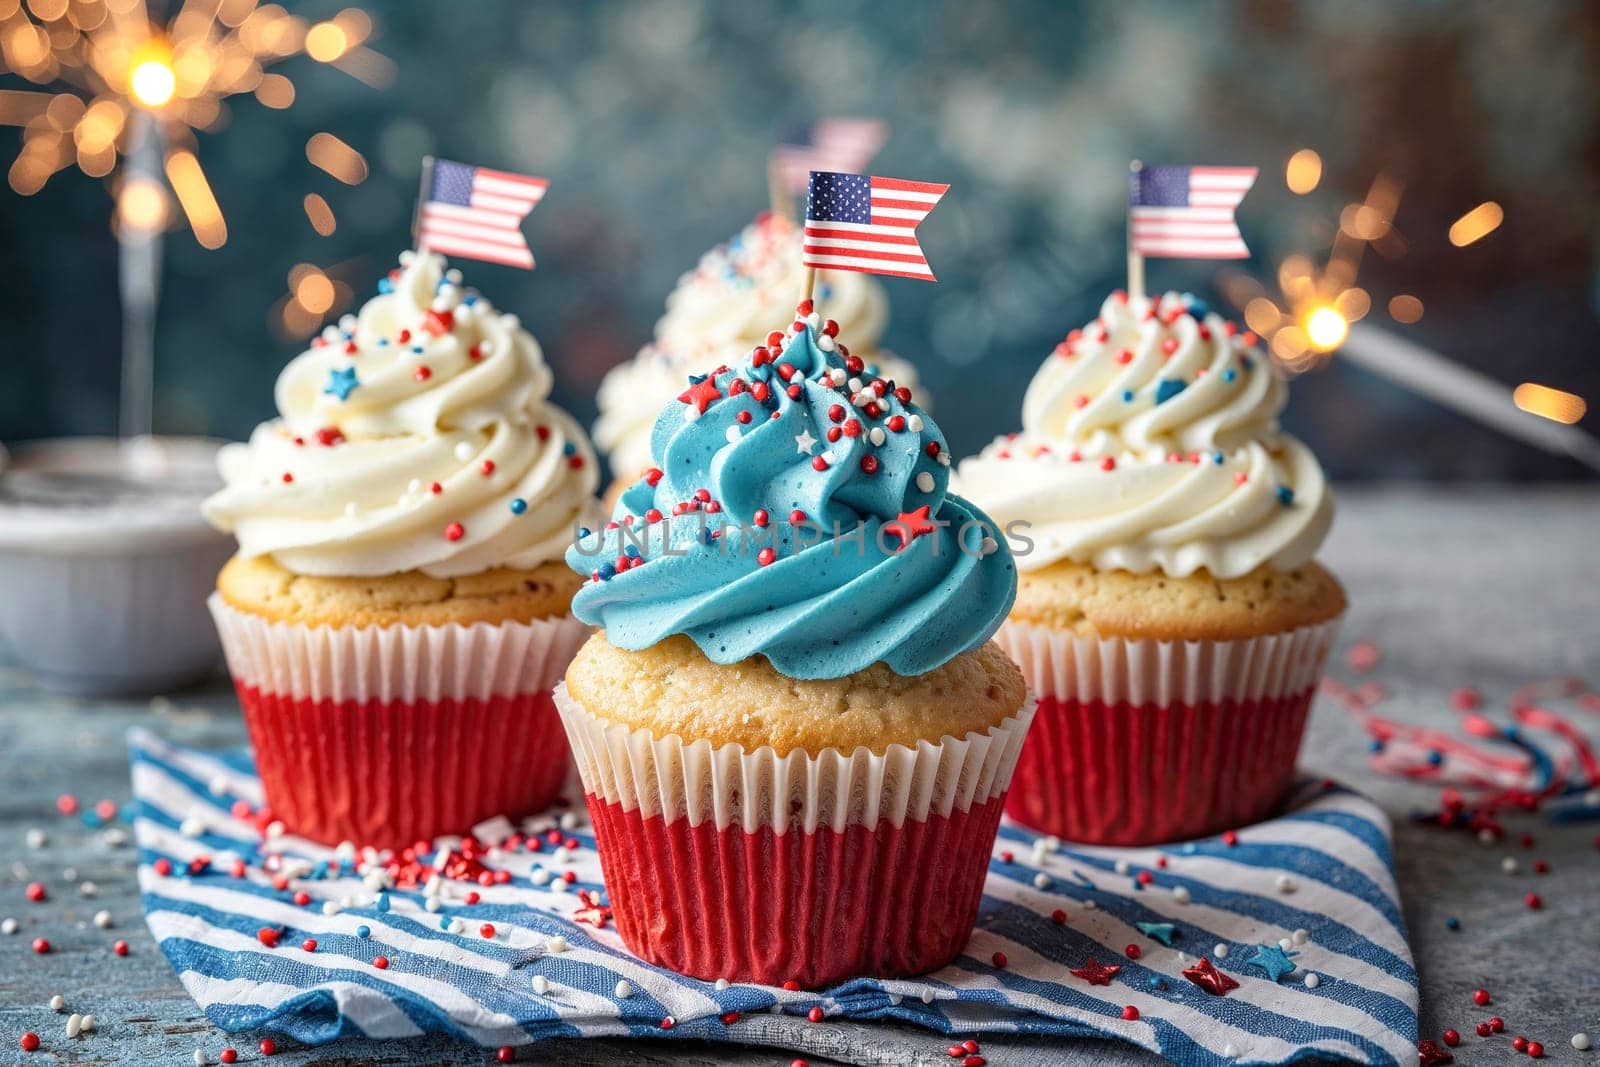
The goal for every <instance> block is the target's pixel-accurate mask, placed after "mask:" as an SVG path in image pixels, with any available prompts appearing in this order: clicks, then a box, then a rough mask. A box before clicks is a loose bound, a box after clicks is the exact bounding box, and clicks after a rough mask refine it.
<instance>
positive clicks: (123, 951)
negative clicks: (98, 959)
mask: <svg viewBox="0 0 1600 1067" xmlns="http://www.w3.org/2000/svg"><path fill="white" fill-rule="evenodd" d="M111 951H112V952H115V953H116V954H117V955H119V956H126V955H127V954H128V943H127V942H126V941H118V942H117V943H116V944H114V945H112V946H111Z"/></svg>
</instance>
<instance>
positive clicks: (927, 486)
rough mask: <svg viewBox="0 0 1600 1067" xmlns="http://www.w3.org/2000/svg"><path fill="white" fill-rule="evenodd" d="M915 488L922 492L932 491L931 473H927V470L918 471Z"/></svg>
mask: <svg viewBox="0 0 1600 1067" xmlns="http://www.w3.org/2000/svg"><path fill="white" fill-rule="evenodd" d="M917 488H918V489H921V490H922V491H923V492H924V493H931V492H933V475H931V474H929V473H928V472H927V471H920V472H919V473H918V474H917Z"/></svg>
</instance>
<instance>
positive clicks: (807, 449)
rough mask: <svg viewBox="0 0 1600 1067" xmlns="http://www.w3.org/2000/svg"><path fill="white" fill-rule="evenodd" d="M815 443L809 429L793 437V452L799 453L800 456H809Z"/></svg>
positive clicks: (815, 440)
mask: <svg viewBox="0 0 1600 1067" xmlns="http://www.w3.org/2000/svg"><path fill="white" fill-rule="evenodd" d="M816 443H817V439H816V438H815V437H812V436H811V430H810V428H809V427H807V428H806V429H804V430H801V431H800V432H799V433H797V434H795V435H794V447H795V451H797V452H799V453H800V454H801V455H802V456H809V455H811V446H812V445H814V444H816Z"/></svg>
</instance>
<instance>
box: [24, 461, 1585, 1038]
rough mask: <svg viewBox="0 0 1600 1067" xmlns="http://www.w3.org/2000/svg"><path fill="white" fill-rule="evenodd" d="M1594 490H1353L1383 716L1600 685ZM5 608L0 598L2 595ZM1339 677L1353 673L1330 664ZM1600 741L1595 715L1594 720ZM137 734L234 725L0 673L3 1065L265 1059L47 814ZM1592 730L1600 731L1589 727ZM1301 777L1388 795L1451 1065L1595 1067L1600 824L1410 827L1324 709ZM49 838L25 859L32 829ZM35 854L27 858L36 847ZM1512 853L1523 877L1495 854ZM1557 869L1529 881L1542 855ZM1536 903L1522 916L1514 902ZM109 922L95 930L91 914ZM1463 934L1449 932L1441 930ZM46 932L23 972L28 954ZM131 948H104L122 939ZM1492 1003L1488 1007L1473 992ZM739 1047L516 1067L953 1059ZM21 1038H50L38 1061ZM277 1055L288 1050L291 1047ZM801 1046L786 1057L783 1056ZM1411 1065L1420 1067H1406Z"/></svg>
mask: <svg viewBox="0 0 1600 1067" xmlns="http://www.w3.org/2000/svg"><path fill="white" fill-rule="evenodd" d="M1597 545H1600V491H1596V490H1593V489H1567V490H1540V491H1516V490H1476V491H1466V490H1439V489H1436V490H1423V489H1404V490H1387V491H1381V492H1372V491H1364V492H1355V491H1352V492H1347V493H1345V494H1343V495H1342V496H1341V514H1340V518H1339V520H1338V522H1337V524H1336V528H1335V533H1334V536H1333V538H1332V541H1331V542H1330V544H1329V546H1328V549H1327V551H1326V553H1325V559H1326V560H1327V561H1328V562H1329V563H1330V565H1331V566H1332V567H1333V568H1334V570H1335V571H1336V572H1337V573H1338V574H1339V575H1340V576H1341V577H1342V578H1343V579H1344V581H1345V582H1346V584H1347V585H1348V587H1349V590H1350V594H1351V600H1352V603H1353V607H1352V610H1351V614H1350V618H1349V620H1348V621H1347V623H1346V626H1345V631H1344V638H1343V642H1342V647H1343V648H1348V647H1349V646H1350V645H1351V644H1353V643H1354V642H1356V641H1372V642H1375V643H1376V644H1377V645H1378V647H1379V648H1380V650H1381V652H1382V657H1383V658H1382V662H1381V663H1380V664H1379V666H1378V667H1377V669H1376V670H1375V671H1373V672H1372V674H1371V676H1370V677H1372V678H1375V679H1377V680H1379V681H1381V682H1382V683H1383V684H1384V686H1386V687H1387V688H1388V690H1389V691H1390V693H1391V694H1392V699H1391V700H1390V701H1389V703H1388V704H1387V705H1386V706H1385V708H1384V712H1385V714H1387V715H1389V716H1390V717H1393V718H1401V719H1406V720H1409V721H1414V722H1418V723H1429V724H1433V725H1436V726H1439V727H1445V728H1448V727H1449V726H1451V724H1452V720H1453V719H1454V718H1456V717H1457V714H1458V713H1456V712H1454V711H1452V710H1451V708H1450V706H1449V699H1448V698H1449V693H1450V691H1451V690H1452V689H1453V688H1455V687H1456V686H1459V685H1464V684H1471V685H1474V686H1477V687H1478V688H1479V689H1480V690H1482V692H1483V694H1484V696H1485V698H1486V700H1487V702H1488V704H1487V706H1488V707H1489V708H1491V709H1498V708H1500V707H1502V706H1503V702H1504V699H1505V698H1506V697H1507V696H1508V694H1509V693H1510V692H1511V691H1512V690H1513V689H1514V688H1515V687H1517V686H1518V685H1520V684H1521V683H1523V682H1526V681H1530V680H1532V679H1534V678H1536V677H1540V676H1546V675H1554V674H1576V675H1580V676H1582V675H1587V676H1588V677H1589V678H1590V679H1591V680H1593V681H1600V609H1597V608H1596V606H1595V605H1596V591H1597V580H1600V555H1597V553H1596V546H1597ZM3 595H4V591H3V590H0V596H3ZM1334 673H1335V674H1337V675H1341V676H1344V677H1347V678H1348V677H1350V676H1351V675H1350V671H1349V669H1348V668H1347V667H1346V665H1345V663H1344V662H1343V659H1342V657H1341V659H1340V661H1339V662H1338V663H1337V664H1336V666H1335V670H1334ZM1590 720H1591V722H1592V723H1593V724H1594V725H1596V726H1597V727H1600V716H1594V715H1591V716H1590ZM133 724H143V725H147V726H149V727H151V728H152V729H154V730H156V731H157V732H159V733H161V734H163V735H165V736H167V737H170V738H173V739H175V740H177V741H180V742H183V743H186V744H214V745H227V744H236V743H238V742H239V741H240V740H241V738H242V730H241V727H240V723H239V720H238V715H237V709H236V706H235V704H234V702H233V698H232V696H231V694H230V693H229V692H228V691H227V689H226V685H225V682H224V681H222V680H221V679H220V678H219V680H218V682H217V683H216V684H214V685H212V686H210V687H207V688H206V689H204V690H203V691H200V692H195V693H188V694H177V695H175V696H174V698H173V699H171V700H163V701H155V702H152V703H138V704H129V703H104V704H102V703H84V702H74V701H69V700H64V699H61V698H58V697H52V696H49V695H46V694H44V693H42V692H40V691H39V690H37V689H36V688H34V687H33V686H32V685H31V684H30V683H29V682H28V681H27V679H26V677H25V676H24V675H23V674H22V673H21V672H20V671H18V670H16V669H6V668H0V859H3V863H4V868H5V870H4V872H3V873H0V919H3V918H5V917H14V918H15V919H17V920H18V924H19V928H18V930H17V932H16V933H15V934H14V935H12V936H0V1062H12V1059H13V1058H16V1059H17V1060H18V1061H19V1062H27V1063H30V1064H36V1063H41V1062H42V1063H50V1062H59V1063H80V1064H109V1063H140V1064H143V1063H170V1064H178V1063H189V1062H191V1057H192V1056H193V1053H194V1051H195V1050H196V1049H197V1048H198V1049H203V1050H204V1051H205V1052H206V1053H207V1054H208V1055H209V1057H210V1060H211V1062H213V1063H214V1062H216V1060H217V1056H218V1054H219V1053H220V1052H221V1051H222V1049H223V1048H224V1047H227V1046H229V1045H232V1046H234V1047H236V1048H237V1049H238V1050H239V1052H240V1059H241V1061H254V1060H256V1059H258V1055H257V1053H256V1048H255V1046H256V1038H254V1037H250V1036H249V1035H240V1036H239V1037H237V1038H230V1037H228V1036H227V1035H225V1034H223V1033H222V1032H221V1031H219V1030H217V1029H216V1028H215V1027H212V1026H211V1025H210V1024H209V1023H207V1022H206V1020H205V1018H204V1017H203V1016H202V1015H201V1014H200V1012H199V1010H198V1009H197V1008H196V1007H195V1005H194V1003H193V1002H192V1001H190V1000H189V998H188V997H187V996H186V995H185V994H184V992H183V989H182V987H181V986H179V984H178V981H177V979H176V977H175V976H174V975H173V973H172V971H171V969H170V968H169V967H168V966H167V964H166V961H165V960H164V959H163V958H162V957H161V955H160V953H159V952H158V951H157V949H156V947H155V945H154V943H153V942H152V941H151V939H150V937H149V935H148V933H147V932H146V931H145V928H144V925H143V921H142V918H141V915H140V910H139V901H138V896H137V893H136V891H135V887H134V879H133V866H134V852H133V849H132V848H131V846H128V845H124V846H121V847H115V846H110V845H107V844H106V843H105V841H104V838H103V835H101V834H97V833H94V832H91V831H89V830H87V829H85V828H84V827H83V826H82V825H81V824H80V823H79V822H77V821H76V820H69V819H65V818H62V817H61V816H60V815H58V814H57V813H56V811H55V809H54V801H55V798H56V797H57V796H58V795H60V794H62V793H73V794H75V795H76V796H77V797H79V798H80V800H82V801H84V802H86V803H90V804H92V803H93V802H95V801H97V800H99V799H101V798H110V799H113V800H117V801H123V800H126V799H127V797H128V769H127V764H126V758H125V751H124V747H123V733H124V731H125V730H126V728H127V727H128V726H130V725H133ZM1597 732H1600V731H1597ZM1301 762H1302V764H1303V765H1304V766H1305V767H1306V768H1308V769H1309V770H1311V771H1312V772H1314V773H1318V774H1325V775H1330V776H1335V777H1339V778H1341V779H1343V780H1345V781H1346V782H1349V783H1351V784H1353V785H1355V786H1357V787H1358V788H1361V789H1364V790H1366V791H1367V792H1368V793H1369V794H1370V795H1372V796H1374V797H1376V798H1378V799H1379V800H1380V801H1381V802H1382V803H1383V804H1384V805H1385V806H1386V807H1387V808H1388V809H1389V810H1390V811H1391V812H1392V813H1393V814H1394V815H1395V818H1396V822H1397V832H1398V843H1397V850H1396V851H1397V854H1398V859H1399V865H1400V879H1401V885H1402V889H1403V892H1404V896H1405V906H1406V907H1405V911H1406V919H1407V922H1408V923H1409V924H1410V928H1411V939H1412V945H1413V947H1414V949H1415V951H1416V955H1417V959H1418V964H1419V969H1420V971H1421V975H1422V993H1423V1010H1422V1032H1423V1036H1425V1037H1426V1036H1432V1037H1434V1038H1437V1037H1438V1035H1439V1033H1440V1032H1441V1031H1442V1030H1443V1029H1444V1028H1446V1027H1454V1028H1455V1029H1457V1030H1459V1031H1460V1032H1461V1033H1462V1034H1463V1035H1464V1039H1463V1044H1462V1047H1461V1048H1459V1049H1457V1050H1456V1052H1457V1055H1458V1058H1460V1059H1462V1060H1464V1061H1467V1062H1470V1063H1473V1064H1481V1063H1499V1062H1506V1063H1511V1062H1519V1060H1520V1057H1518V1054H1516V1053H1514V1052H1513V1051H1512V1050H1511V1046H1510V1037H1511V1034H1512V1033H1523V1034H1527V1035H1529V1036H1530V1037H1535V1038H1537V1039H1538V1040H1540V1041H1542V1042H1543V1043H1544V1045H1545V1047H1546V1049H1547V1050H1548V1052H1547V1055H1548V1056H1549V1057H1550V1058H1551V1059H1553V1060H1559V1061H1561V1062H1569V1063H1594V1064H1596V1065H1597V1067H1600V1052H1590V1053H1578V1052H1576V1051H1574V1050H1573V1048H1572V1047H1571V1045H1570V1044H1569V1038H1570V1037H1571V1036H1572V1034H1574V1033H1575V1032H1578V1031H1588V1032H1590V1033H1592V1034H1595V1035H1596V1039H1597V1043H1600V963H1597V962H1596V961H1597V960H1600V923H1597V922H1596V921H1595V902H1596V901H1597V899H1600V897H1597V895H1596V891H1595V888H1594V887H1595V885H1596V884H1597V881H1596V875H1597V873H1600V838H1597V835H1600V822H1591V823H1585V824H1578V825H1576V826H1571V827H1568V828H1565V829H1555V828H1549V827H1546V826H1544V825H1542V824H1540V823H1538V822H1537V821H1536V820H1533V819H1525V820H1523V821H1521V822H1519V823H1518V824H1517V825H1516V826H1514V827H1513V837H1515V835H1516V834H1520V833H1522V832H1528V833H1532V834H1534V835H1535V836H1536V839H1537V841H1536V845H1535V847H1534V848H1533V849H1532V850H1523V849H1522V848H1520V847H1519V846H1518V845H1517V843H1516V842H1515V840H1512V841H1510V842H1508V843H1505V844H1502V845H1500V846H1498V847H1492V848H1490V847H1485V846H1482V845H1479V844H1477V843H1476V842H1475V841H1474V840H1473V839H1472V838H1471V837H1470V836H1468V835H1465V834H1460V833H1446V832H1443V831H1440V830H1438V829H1434V828H1429V827H1424V826H1420V825H1417V824H1414V823H1413V822H1411V821H1410V819H1409V818H1408V813H1409V812H1410V811H1411V809H1412V808H1413V807H1414V806H1415V807H1423V806H1429V805H1430V804H1432V803H1433V802H1434V800H1435V798H1434V796H1433V793H1432V791H1431V790H1427V789H1422V788H1419V787H1416V786H1411V785H1408V784H1405V783H1400V782H1395V781H1393V780H1390V779H1386V778H1380V777H1378V776H1377V775H1375V774H1373V773H1371V772H1370V771H1368V770H1367V765H1366V764H1367V761H1366V738H1365V737H1364V736H1363V735H1362V734H1361V732H1360V731H1359V730H1358V729H1357V728H1356V727H1355V725H1354V724H1353V723H1351V722H1350V721H1349V720H1348V719H1347V718H1346V717H1345V715H1344V713H1343V712H1341V711H1339V710H1338V709H1337V708H1336V707H1334V706H1333V705H1332V704H1330V703H1329V702H1327V701H1326V700H1324V701H1323V702H1321V704H1320V705H1319V707H1318V709H1317V713H1316V715H1315V716H1314V720H1313V723H1312V728H1311V736H1310V739H1309V740H1308V742H1307V744H1306V745H1305V747H1304V749H1303V750H1302V752H1301ZM34 829H39V830H43V831H44V833H45V835H46V840H45V841H44V842H43V843H42V844H40V845H39V847H32V845H31V844H30V842H29V840H28V838H29V831H30V830H34ZM35 843H37V842H35ZM1507 855H1514V856H1515V857H1516V858H1517V859H1518V861H1519V872H1518V873H1516V874H1509V875H1508V874H1505V873H1503V872H1502V870H1501V861H1502V859H1503V858H1505V857H1506V856H1507ZM1539 858H1542V859H1544V860H1546V861H1547V862H1548V863H1549V865H1550V868H1551V869H1550V872H1549V873H1548V874H1546V875H1536V874H1534V873H1532V867H1533V862H1534V861H1535V860H1536V859H1539ZM33 880H38V881H40V882H43V883H44V884H45V885H46V886H47V887H48V890H49V894H50V899H49V900H48V901H47V902H45V903H42V904H35V903H31V902H29V901H28V900H27V899H26V897H25V895H24V886H25V884H26V883H27V882H29V881H33ZM1531 890H1537V891H1538V892H1539V894H1540V895H1541V897H1542V899H1543V902H1544V905H1543V908H1542V909H1541V910H1537V911H1534V910H1530V909H1529V908H1528V907H1527V906H1525V904H1524V903H1523V895H1524V894H1525V893H1526V892H1529V891H1531ZM102 909H104V910H106V911H109V912H110V914H111V916H112V920H113V925H112V927H111V928H109V929H101V928H98V927H96V926H95V925H94V923H93V921H92V920H93V916H94V915H95V913H96V912H98V911H100V910H102ZM1452 917H1453V918H1455V919H1457V920H1458V922H1459V929H1458V930H1451V929H1449V928H1448V927H1447V925H1446V920H1447V919H1448V918H1452ZM41 935H42V936H46V937H48V938H49V939H50V941H51V944H52V946H53V951H51V952H50V953H49V954H48V955H43V956H40V955H36V954H35V953H34V952H33V951H32V950H31V947H30V946H31V942H32V941H33V939H34V938H35V937H37V936H41ZM118 938H121V939H125V940H126V941H127V942H128V944H129V946H130V947H129V954H128V956H127V957H126V958H119V957H118V956H116V955H115V954H114V953H113V952H112V944H113V942H114V941H115V940H116V939H118ZM1478 987H1487V988H1489V989H1490V990H1491V991H1492V992H1493V994H1494V1003H1493V1006H1492V1007H1491V1008H1488V1009H1481V1008H1477V1007H1475V1006H1474V1005H1473V1003H1472V999H1471V998H1472V991H1473V990H1474V989H1476V988H1478ZM56 994H60V995H62V996H63V997H64V998H66V1001H67V1004H68V1009H67V1010H68V1011H76V1012H92V1013H93V1014H94V1015H95V1017H96V1020H97V1026H96V1029H95V1031H94V1032H93V1033H92V1034H90V1035H87V1036H85V1037H82V1038H78V1039H72V1040H69V1039H68V1038H66V1036H65V1024H66V1019H67V1016H66V1015H64V1014H56V1013H54V1012H52V1011H51V1010H50V1008H49V1007H48V1002H49V1001H50V999H51V997H52V996H54V995H56ZM1489 1015H1500V1016H1502V1017H1503V1018H1504V1019H1505V1020H1506V1022H1507V1025H1508V1032H1507V1033H1506V1034H1503V1035H1500V1036H1499V1037H1496V1038H1493V1039H1490V1040H1487V1041H1484V1040H1480V1039H1479V1038H1478V1037H1477V1036H1476V1035H1475V1034H1474V1033H1473V1026H1474V1024H1475V1023H1477V1022H1478V1021H1480V1020H1481V1019H1484V1018H1486V1017H1488V1016H1489ZM738 1026H739V1027H740V1028H742V1030H741V1032H742V1033H743V1034H744V1035H745V1036H746V1037H748V1038H749V1039H750V1040H751V1041H758V1042H760V1043H762V1044H764V1045H767V1046H772V1045H777V1046H780V1047H776V1048H774V1047H750V1046H742V1047H740V1046H725V1045H709V1044H705V1043H699V1042H683V1041H650V1042H638V1041H629V1042H624V1041H591V1042H576V1041H567V1042H552V1043H548V1044H546V1045H545V1046H542V1047H535V1048H532V1049H524V1050H523V1051H522V1054H521V1057H520V1058H521V1059H522V1060H525V1061H530V1062H534V1061H547V1060H554V1059H557V1058H559V1059H561V1060H562V1061H564V1062H572V1063H580V1064H583V1063H611V1062H643V1063H651V1062H661V1063H673V1064H684V1063H712V1062H718V1063H734V1064H755V1063H763V1064H772V1063H785V1062H788V1061H789V1060H790V1059H791V1058H793V1057H794V1056H795V1055H804V1056H805V1057H807V1058H808V1059H810V1060H811V1061H812V1062H813V1063H817V1062H828V1061H832V1060H837V1061H842V1062H852V1063H906V1062H923V1063H929V1064H933V1063H944V1064H948V1063H950V1062H951V1061H950V1060H949V1059H948V1058H947V1057H946V1055H945V1051H944V1050H945V1048H946V1046H947V1044H948V1042H946V1041H944V1040H941V1039H940V1038H938V1037H937V1036H936V1035H933V1034H928V1033H923V1032H921V1031H914V1030H908V1029H901V1028H892V1027H885V1026H858V1025H850V1024H846V1025H828V1024H822V1025H811V1024H809V1023H807V1022H805V1021H804V1020H803V1019H793V1018H787V1017H781V1016H773V1015H758V1016H754V1017H751V1018H749V1019H747V1020H745V1021H743V1022H741V1023H739V1024H738ZM26 1030H34V1031H37V1032H38V1033H39V1034H40V1035H41V1036H42V1037H43V1038H44V1039H45V1049H44V1050H41V1051H40V1052H36V1053H34V1054H32V1055H31V1056H27V1055H25V1054H23V1053H22V1052H20V1051H19V1050H18V1046H17V1039H18V1037H19V1035H20V1034H21V1033H23V1032H24V1031H26ZM281 1044H282V1045H284V1046H288V1045H289V1043H288V1042H282V1043H281ZM983 1048H984V1054H985V1055H986V1056H987V1058H988V1060H989V1062H990V1063H993V1064H996V1065H1005V1064H1024V1063H1026V1064H1040V1063H1047V1062H1049V1063H1088V1062H1091V1061H1094V1062H1096V1063H1097V1064H1116V1063H1133V1062H1136V1061H1137V1062H1151V1060H1152V1058H1151V1057H1149V1056H1147V1055H1145V1054H1143V1053H1139V1052H1134V1051H1130V1050H1125V1049H1122V1048H1120V1047H1118V1046H1113V1045H1109V1044H1106V1043H1101V1042H1085V1041H1073V1042H1066V1041H1038V1040H1020V1039H1005V1038H1000V1037H991V1038H988V1039H985V1040H984V1041H983ZM785 1049H790V1050H794V1051H785ZM272 1062H274V1063H280V1064H284V1065H286V1067H290V1065H304V1064H324V1065H327V1064H358V1063H378V1064H399V1063H421V1064H452V1065H454V1064H481V1063H490V1062H493V1053H492V1052H490V1051H486V1050H483V1049H478V1048H473V1047H468V1046H464V1045H460V1044H455V1043H452V1042H447V1041H443V1040H433V1041H413V1042H406V1043H404V1044H385V1043H379V1042H370V1041H345V1042H340V1043H337V1044H334V1045H330V1046H326V1047H324V1048H321V1049H296V1048H291V1047H284V1048H283V1050H282V1051H280V1053H279V1054H278V1056H277V1058H276V1059H274V1060H273V1061H272ZM1407 1067H1409V1065H1407Z"/></svg>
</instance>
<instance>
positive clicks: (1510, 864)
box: [1500, 856, 1517, 874]
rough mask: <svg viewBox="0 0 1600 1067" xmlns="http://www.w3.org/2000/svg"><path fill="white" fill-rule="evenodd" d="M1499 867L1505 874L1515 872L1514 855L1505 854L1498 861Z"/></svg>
mask: <svg viewBox="0 0 1600 1067" xmlns="http://www.w3.org/2000/svg"><path fill="white" fill-rule="evenodd" d="M1500 869H1501V870H1502V871H1504V872H1506V873H1507V874H1516V873H1517V860H1516V857H1515V856H1507V857H1506V858H1505V859H1503V860H1501V861H1500Z"/></svg>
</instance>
